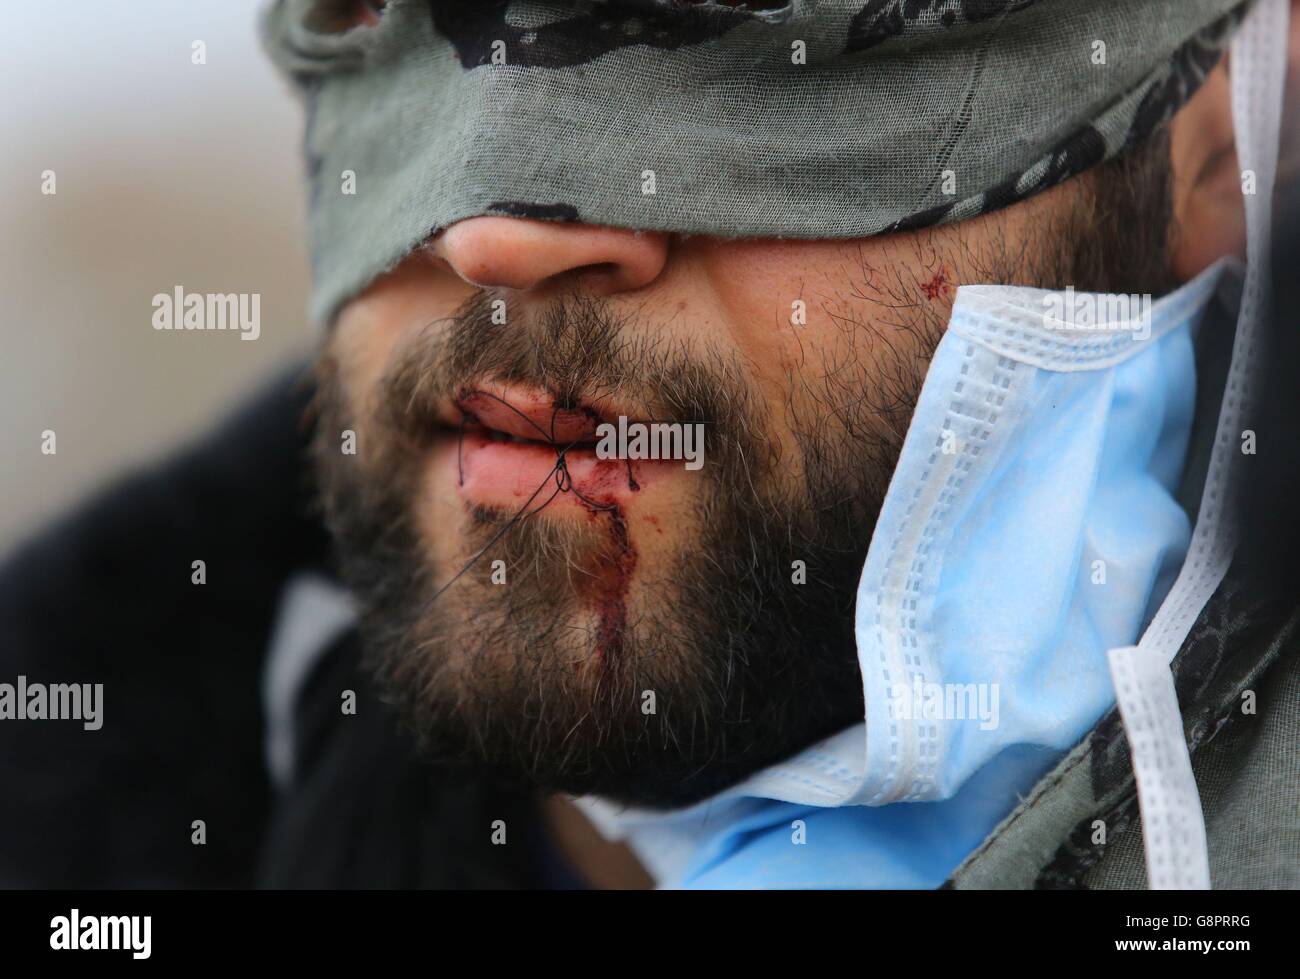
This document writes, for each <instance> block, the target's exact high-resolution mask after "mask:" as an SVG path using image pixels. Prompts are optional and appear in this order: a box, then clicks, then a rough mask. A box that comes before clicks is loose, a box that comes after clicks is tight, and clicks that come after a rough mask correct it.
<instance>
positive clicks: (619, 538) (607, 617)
mask: <svg viewBox="0 0 1300 979" xmlns="http://www.w3.org/2000/svg"><path fill="white" fill-rule="evenodd" d="M593 504H594V505H593ZM587 512H588V513H589V514H590V516H591V518H592V519H593V520H600V519H602V518H604V519H608V521H609V531H610V538H611V543H612V544H613V548H612V553H611V554H610V555H609V557H608V559H607V562H606V563H605V568H604V570H605V572H606V573H605V574H604V575H602V576H601V578H600V583H599V585H598V587H597V590H596V607H597V611H598V613H599V615H600V624H599V626H598V627H597V629H596V655H597V658H601V657H606V656H617V655H619V654H620V653H621V652H622V649H623V634H624V632H625V630H626V629H627V592H628V586H629V585H630V584H631V580H632V572H633V571H635V570H636V559H637V555H636V550H635V549H634V548H633V547H632V541H631V539H630V538H629V536H628V532H627V520H626V518H624V516H623V511H622V509H621V508H620V507H619V506H618V505H617V504H615V503H614V502H613V500H611V499H608V498H605V499H593V500H592V501H591V503H590V504H587Z"/></svg>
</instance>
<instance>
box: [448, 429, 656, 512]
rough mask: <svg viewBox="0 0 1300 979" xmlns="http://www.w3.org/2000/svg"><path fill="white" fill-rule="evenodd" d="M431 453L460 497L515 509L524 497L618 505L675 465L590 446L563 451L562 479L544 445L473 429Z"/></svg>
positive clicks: (561, 502)
mask: <svg viewBox="0 0 1300 979" xmlns="http://www.w3.org/2000/svg"><path fill="white" fill-rule="evenodd" d="M437 453H438V455H439V456H440V457H441V458H440V459H439V460H438V464H439V466H440V468H442V469H443V470H444V473H445V474H446V475H447V476H449V478H450V479H451V480H452V481H453V485H455V486H457V487H458V490H459V493H460V495H461V496H462V497H463V498H464V499H466V500H468V501H470V502H471V503H475V504H479V505H484V506H510V507H515V508H520V507H523V506H524V505H525V504H528V503H529V502H530V501H531V506H534V507H537V506H541V505H542V504H544V503H546V501H547V500H548V499H551V497H554V499H553V500H552V502H551V504H550V505H551V506H552V507H554V506H564V505H576V506H580V507H585V508H587V509H591V508H592V507H593V506H597V507H607V506H609V505H611V504H614V505H617V506H620V507H621V506H623V505H625V504H626V503H628V502H630V501H631V500H632V499H634V498H635V497H636V495H637V494H638V493H640V492H641V490H642V489H644V488H645V486H647V485H648V484H650V483H652V482H654V481H655V480H656V479H658V478H659V477H660V476H661V475H663V474H664V472H665V470H666V469H669V468H672V467H674V466H676V467H680V466H681V463H680V462H678V463H674V462H671V461H667V460H662V461H660V460H654V461H651V460H637V461H634V462H629V461H626V460H622V459H598V458H596V453H595V450H594V449H591V448H572V449H569V450H568V451H566V452H565V453H564V465H563V469H564V471H567V474H568V478H567V479H565V478H564V477H563V473H562V472H561V471H560V470H558V469H557V466H556V463H557V460H558V457H557V452H556V450H555V449H553V448H551V447H550V446H549V445H544V444H541V443H536V442H507V441H501V440H499V439H494V438H488V437H486V436H484V435H482V434H481V433H478V432H465V433H464V436H463V437H459V436H457V435H452V436H451V437H450V438H448V439H445V440H444V441H443V444H442V445H440V446H439V448H438V450H437ZM562 485H563V486H564V487H565V488H564V489H562V488H561V486H562Z"/></svg>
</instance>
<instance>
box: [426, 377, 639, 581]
mask: <svg viewBox="0 0 1300 979" xmlns="http://www.w3.org/2000/svg"><path fill="white" fill-rule="evenodd" d="M475 393H476V394H486V395H487V396H488V397H490V398H495V399H496V400H497V401H500V402H501V403H502V404H503V405H505V406H506V407H507V408H509V409H510V410H511V411H513V412H514V413H515V414H517V415H518V416H519V417H520V418H522V419H524V421H526V422H528V424H530V425H532V426H533V428H535V429H537V430H538V431H539V432H541V433H542V435H543V436H544V437H545V438H546V440H547V442H548V443H549V444H550V446H551V448H553V449H554V450H555V465H554V466H553V467H551V471H550V472H548V473H547V474H546V476H545V478H544V479H543V480H542V482H541V484H540V485H538V487H537V489H535V490H533V492H532V495H531V496H529V497H528V499H527V500H525V501H524V505H523V506H521V507H520V508H519V509H518V510H517V511H515V514H514V516H512V517H511V518H510V519H509V521H507V522H506V524H505V525H504V526H503V527H502V528H501V529H500V530H498V531H497V532H496V533H495V534H493V535H492V537H491V539H490V540H489V541H488V542H487V543H486V544H484V545H483V546H482V547H481V548H479V549H478V551H476V552H475V553H474V555H473V557H471V558H470V559H469V560H468V561H466V562H465V564H464V565H463V566H462V567H461V569H460V570H459V571H457V572H456V574H455V575H454V576H453V577H452V579H451V580H450V581H448V582H447V583H446V584H445V585H443V586H442V587H441V588H439V589H438V590H437V591H436V592H434V593H433V596H432V597H431V598H430V599H429V601H431V602H433V601H437V599H438V598H439V597H440V596H441V595H442V593H443V592H445V591H446V590H447V589H448V588H450V587H451V586H452V585H454V584H455V583H456V582H457V581H459V580H460V579H461V578H462V577H463V576H464V575H465V572H467V571H468V570H469V569H470V568H472V567H473V566H474V565H475V564H476V563H477V562H478V559H479V558H481V557H482V556H483V555H484V554H486V553H487V551H488V549H489V548H490V547H491V546H492V545H493V544H495V543H496V542H497V541H499V540H500V539H501V538H502V537H503V536H504V535H505V533H506V532H507V531H508V530H510V528H511V527H513V526H514V525H515V524H517V523H519V522H520V521H522V520H527V519H528V518H529V517H533V516H536V515H537V514H539V513H541V512H542V511H543V510H545V509H546V508H547V507H548V506H550V505H551V502H552V501H553V500H554V499H555V498H556V497H557V496H559V495H560V494H561V493H572V494H573V495H574V496H576V497H577V498H578V499H580V500H581V501H582V502H583V503H584V504H585V505H586V506H588V507H590V508H591V509H593V510H601V511H611V510H617V509H618V504H616V503H597V502H596V501H594V500H591V499H588V498H587V497H586V496H584V495H583V494H582V493H581V492H580V491H579V490H578V489H577V487H575V486H574V485H573V477H572V476H571V475H570V474H569V466H568V463H567V462H566V461H565V454H566V453H567V452H568V451H569V450H570V449H572V448H573V447H574V446H575V445H579V444H580V443H581V440H580V439H575V440H574V441H572V442H570V443H569V444H568V445H566V446H563V447H560V446H557V445H556V442H555V419H556V417H557V416H558V415H559V413H560V408H559V406H558V405H556V406H555V409H554V411H552V412H551V433H550V434H549V435H548V434H547V432H546V430H545V429H543V428H542V427H541V426H540V425H538V424H537V423H536V422H535V421H533V420H532V419H531V418H529V417H528V416H527V415H525V414H524V413H523V412H522V411H520V410H519V409H518V408H516V407H515V406H514V405H512V404H510V402H508V401H506V400H505V399H503V398H498V397H497V396H496V395H495V394H492V393H491V392H489V391H476V392H475ZM464 445H465V412H464V410H463V409H462V412H461V420H460V430H459V434H458V436H457V439H456V467H457V469H458V470H459V473H460V485H461V486H464V485H465V466H464V463H463V462H462V449H463V447H464ZM631 466H632V464H631V462H629V463H628V474H629V478H630V477H631V471H632V470H631ZM552 476H553V477H555V492H554V493H552V494H551V495H550V496H548V497H547V498H546V502H545V503H543V504H542V505H541V506H539V507H538V508H537V509H536V510H533V511H532V512H530V513H529V512H525V511H527V510H528V507H529V506H531V505H532V502H533V500H535V499H537V494H538V493H540V492H541V491H542V490H543V489H544V488H545V487H546V484H547V482H549V481H550V479H551V477H552Z"/></svg>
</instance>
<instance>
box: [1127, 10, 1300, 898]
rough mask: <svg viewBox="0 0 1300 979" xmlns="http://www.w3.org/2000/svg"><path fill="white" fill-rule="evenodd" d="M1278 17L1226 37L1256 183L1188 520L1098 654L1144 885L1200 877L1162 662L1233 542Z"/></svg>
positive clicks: (1238, 116)
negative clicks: (1133, 637)
mask: <svg viewBox="0 0 1300 979" xmlns="http://www.w3.org/2000/svg"><path fill="white" fill-rule="evenodd" d="M1288 15H1289V8H1288V3H1287V0H1258V2H1257V3H1256V4H1255V6H1254V7H1253V8H1252V9H1251V11H1250V13H1249V14H1248V15H1247V17H1246V20H1245V22H1244V23H1243V24H1242V26H1241V28H1240V29H1239V31H1238V33H1237V36H1236V38H1235V39H1234V40H1233V43H1232V53H1231V62H1230V70H1231V75H1232V79H1231V82H1232V118H1233V126H1234V131H1235V138H1236V144H1237V159H1238V161H1239V163H1240V164H1241V167H1242V172H1243V186H1244V183H1245V179H1244V175H1245V173H1246V172H1247V171H1253V172H1254V175H1255V193H1253V194H1247V195H1245V209H1246V277H1245V284H1244V288H1243V292H1242V298H1241V307H1240V311H1239V313H1238V318H1237V331H1236V335H1235V337H1234V340H1233V345H1232V362H1231V364H1230V366H1229V368H1228V379H1227V383H1226V385H1225V388H1224V392H1223V402H1222V404H1221V405H1220V407H1219V424H1218V428H1217V430H1216V432H1215V437H1214V448H1213V450H1212V453H1211V456H1210V467H1209V473H1208V475H1207V477H1206V481H1205V488H1204V491H1203V493H1202V496H1201V507H1200V511H1199V518H1198V520H1197V523H1196V529H1195V530H1194V531H1193V533H1192V541H1191V545H1190V547H1189V549H1188V554H1187V560H1186V561H1185V562H1184V563H1183V568H1182V571H1181V572H1180V573H1179V575H1178V580H1177V581H1176V582H1175V583H1174V586H1173V588H1172V589H1171V590H1170V593H1169V596H1168V597H1167V598H1166V600H1165V602H1164V603H1163V604H1162V605H1161V607H1160V611H1159V612H1158V613H1157V614H1156V617H1155V618H1154V619H1153V620H1152V622H1151V625H1150V626H1149V627H1148V629H1147V631H1146V633H1145V634H1144V635H1143V636H1142V639H1141V640H1140V642H1139V643H1138V645H1136V646H1125V647H1122V648H1119V649H1112V650H1110V652H1109V654H1108V658H1109V660H1110V670H1111V678H1112V679H1113V681H1114V684H1115V697H1116V701H1117V703H1118V705H1119V711H1120V716H1121V717H1122V718H1123V721H1124V731H1125V735H1126V736H1127V738H1128V742H1129V753H1130V755H1131V757H1132V759H1133V771H1134V774H1135V776H1136V779H1137V790H1138V805H1139V807H1140V808H1141V813H1142V834H1143V842H1144V845H1145V848H1146V866H1147V881H1148V884H1149V886H1150V887H1151V888H1152V889H1153V890H1174V889H1208V888H1209V887H1210V862H1209V852H1208V850H1207V848H1206V842H1205V814H1204V813H1203V812H1202V810H1201V803H1200V797H1199V795H1198V793H1197V789H1196V780H1195V778H1194V777H1193V775H1192V762H1191V756H1190V754H1189V753H1188V750H1187V741H1186V738H1185V736H1184V733H1183V720H1182V715H1181V713H1180V711H1179V707H1178V697H1177V694H1176V693H1175V690H1174V679H1173V673H1172V672H1171V671H1170V669H1169V664H1170V663H1171V662H1172V661H1173V658H1174V656H1175V655H1176V654H1177V652H1178V650H1179V649H1180V648H1181V646H1182V644H1183V641H1184V640H1185V639H1186V638H1187V634H1188V633H1189V632H1190V631H1191V627H1192V624H1193V623H1194V622H1195V620H1196V618H1197V616H1198V615H1199V614H1200V612H1201V610H1202V609H1203V608H1204V607H1205V604H1206V603H1207V602H1208V601H1209V599H1210V597H1211V595H1213V594H1214V592H1215V590H1216V589H1217V588H1218V587H1219V583H1220V582H1221V581H1222V580H1223V577H1224V575H1225V574H1226V573H1227V570H1228V565H1229V564H1230V562H1231V560H1232V553H1233V550H1234V549H1235V547H1236V533H1235V524H1234V519H1233V517H1234V513H1235V503H1236V496H1237V484H1238V483H1239V480H1240V473H1239V472H1237V469H1238V462H1239V460H1240V459H1241V455H1240V451H1239V449H1238V444H1239V440H1240V438H1241V432H1242V430H1243V428H1244V425H1245V421H1246V418H1247V417H1249V412H1250V408H1251V401H1252V398H1253V386H1254V381H1255V378H1256V377H1257V373H1258V372H1257V369H1256V367H1257V362H1258V360H1259V347H1260V342H1261V340H1262V325H1261V324H1262V323H1263V321H1264V320H1265V318H1266V316H1267V305H1268V296H1269V284H1270V269H1269V258H1270V247H1271V238H1272V207H1273V184H1274V181H1275V178H1276V173H1277V159H1278V141H1279V130H1280V126H1281V117H1282V101H1283V84H1284V81H1285V77H1286V52H1287V21H1288Z"/></svg>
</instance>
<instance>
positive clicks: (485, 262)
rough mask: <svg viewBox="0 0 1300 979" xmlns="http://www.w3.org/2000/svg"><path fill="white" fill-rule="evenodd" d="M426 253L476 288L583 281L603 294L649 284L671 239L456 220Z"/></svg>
mask: <svg viewBox="0 0 1300 979" xmlns="http://www.w3.org/2000/svg"><path fill="white" fill-rule="evenodd" d="M430 250H431V251H432V252H433V254H434V255H435V256H437V257H438V258H440V259H442V260H443V261H444V262H446V263H447V265H448V266H450V267H451V269H452V271H453V272H455V273H456V274H457V275H458V276H460V278H462V279H464V280H465V281H466V282H468V283H470V284H471V285H475V286H479V287H484V288H486V287H497V288H502V289H517V290H521V291H533V290H541V289H544V288H546V287H549V286H552V285H555V284H557V283H559V282H561V281H562V280H565V279H569V280H573V279H577V280H580V281H581V283H582V285H583V287H584V288H586V289H589V290H591V291H593V292H595V293H597V294H600V295H610V294H613V293H616V292H628V291H631V290H633V289H640V288H641V287H642V286H646V285H649V284H650V283H651V282H653V281H654V280H655V279H656V278H658V276H659V274H660V273H661V272H662V271H663V268H664V264H665V263H666V262H667V260H668V236H667V235H665V234H663V233H661V232H656V231H629V230H627V229H624V228H604V227H597V226H595V225H588V224H570V223H564V224H562V223H559V222H556V221H538V220H533V219H531V218H507V217H476V218H467V219H465V220H463V221H457V222H456V223H455V224H453V225H451V226H450V227H448V228H447V229H446V230H444V231H443V232H442V233H441V234H440V235H438V237H437V238H435V239H434V241H433V244H432V245H431V246H430Z"/></svg>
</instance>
